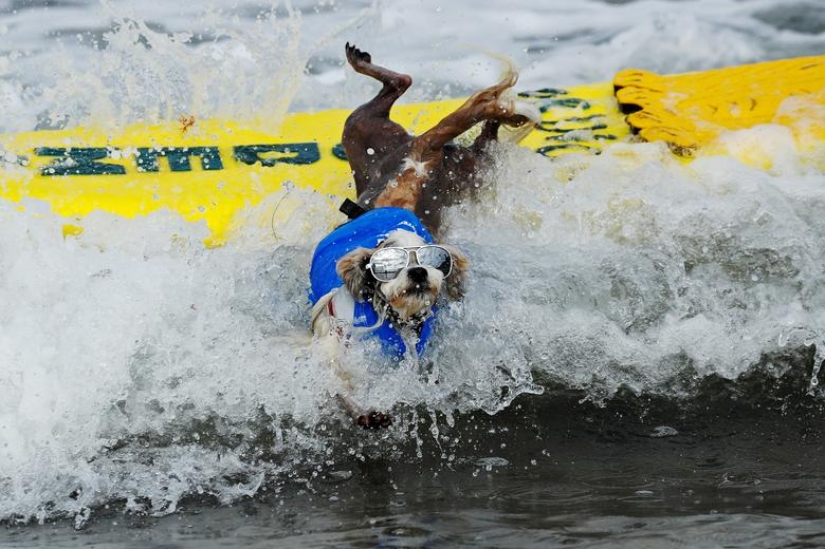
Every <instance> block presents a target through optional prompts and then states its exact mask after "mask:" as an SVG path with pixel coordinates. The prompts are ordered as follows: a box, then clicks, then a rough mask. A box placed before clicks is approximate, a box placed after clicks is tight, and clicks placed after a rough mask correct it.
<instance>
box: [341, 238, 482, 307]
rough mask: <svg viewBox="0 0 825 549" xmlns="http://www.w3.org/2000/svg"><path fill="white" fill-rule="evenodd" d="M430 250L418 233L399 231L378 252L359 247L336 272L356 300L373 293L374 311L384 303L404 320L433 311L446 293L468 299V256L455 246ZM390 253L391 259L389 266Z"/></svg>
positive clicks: (343, 261) (385, 241) (448, 295)
mask: <svg viewBox="0 0 825 549" xmlns="http://www.w3.org/2000/svg"><path fill="white" fill-rule="evenodd" d="M422 246H424V247H425V248H423V249H422V248H421V247H422ZM426 246H427V243H426V242H424V240H423V239H422V238H421V237H420V236H418V235H417V234H415V233H413V232H411V231H405V230H396V231H393V232H391V233H390V234H389V235H388V236H387V238H386V240H384V241H383V242H382V243H381V244H380V245H379V246H378V247H377V248H373V249H371V250H370V249H367V248H357V249H355V250H353V251H351V252H350V253H348V254H347V255H345V256H344V257H342V258H341V259H340V260H339V261H338V264H337V271H338V274H339V275H340V276H341V278H342V279H343V280H344V284H345V286H346V287H347V289H348V290H349V291H350V293H351V294H352V295H353V296H355V297H360V296H362V295H364V294H365V292H368V291H370V290H372V291H373V292H374V300H376V301H377V302H374V303H373V305H374V306H376V308H378V307H380V306H381V305H382V303H380V302H384V303H386V304H388V305H389V306H390V307H391V308H392V309H393V310H394V311H395V312H396V314H397V315H398V317H399V318H400V319H401V320H406V319H409V318H412V317H415V316H416V315H420V314H421V313H423V312H424V311H426V310H427V309H429V308H430V307H432V306H433V305H434V304H435V301H436V298H437V297H438V295H439V294H440V293H441V292H442V291H443V292H444V293H445V294H446V295H447V297H448V298H449V299H460V298H461V297H462V296H463V295H464V284H465V282H466V278H467V265H468V263H469V262H468V260H467V257H466V256H465V255H464V254H463V253H461V252H460V251H458V250H457V249H456V248H453V247H452V246H437V247H429V248H428V247H426ZM388 248H391V249H393V250H392V254H390V253H389V252H390V250H387V249H388ZM381 250H385V251H384V252H382V253H381V254H379V255H378V256H376V261H375V262H373V261H372V258H373V255H374V254H376V253H377V252H379V251H381ZM442 250H444V251H442ZM445 252H446V253H445ZM446 254H449V257H446ZM387 255H391V261H389V262H388V261H387V260H386V256H387ZM379 260H380V261H379ZM387 267H390V269H389V270H387ZM376 298H377V299H376Z"/></svg>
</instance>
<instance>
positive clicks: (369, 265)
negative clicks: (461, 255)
mask: <svg viewBox="0 0 825 549" xmlns="http://www.w3.org/2000/svg"><path fill="white" fill-rule="evenodd" d="M423 248H438V249H439V250H443V251H444V253H446V254H447V257H449V258H450V262H449V265H450V268H449V269H448V270H447V272H446V273H444V278H447V277H448V276H450V274H452V272H453V263H454V261H453V254H451V253H450V250H448V249H447V248H445V247H444V246H439V245H438V244H425V245H423V246H387V247H386V248H381V249H379V250H376V251H375V252H373V255H375V254H377V253H380V252H381V251H383V250H403V251H404V252H406V254H407V262H406V263H405V264H404V266H403V267H401V268H400V269H398V272H397V273H395V276H393V277H392V278H390V279H388V280H383V279H381V278H379V277H378V276H377V275H376V274H375V271H373V270H372V257H370V262H369V263H367V269H369V271H370V272H371V273H372V276H374V277H375V279H376V280H377V281H379V282H390V281H392V280H395V279H396V278H397V277H398V275H399V274H401V271H403V270H404V269H406V268H407V267H409V266H410V256H411V255H412V254H413V253H414V254H415V263H416V265H418V266H421V267H423V266H425V264H424V263H421V260H420V259H418V251H419V250H421V249H423ZM427 266H428V267H432V268H434V269H438V267H436V266H435V265H429V264H427ZM438 270H439V271H441V269H438ZM441 272H442V273H443V272H444V271H441Z"/></svg>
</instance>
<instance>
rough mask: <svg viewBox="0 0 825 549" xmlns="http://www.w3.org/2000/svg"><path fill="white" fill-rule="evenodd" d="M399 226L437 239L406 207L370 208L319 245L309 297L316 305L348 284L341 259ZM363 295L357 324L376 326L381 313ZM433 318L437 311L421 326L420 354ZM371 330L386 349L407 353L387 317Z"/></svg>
mask: <svg viewBox="0 0 825 549" xmlns="http://www.w3.org/2000/svg"><path fill="white" fill-rule="evenodd" d="M398 229H403V230H406V231H410V232H413V233H416V234H417V235H418V236H420V237H421V238H423V239H424V241H425V242H427V243H428V244H432V243H433V237H432V236H431V235H430V233H429V231H427V229H426V227H424V225H423V224H422V223H421V221H420V220H419V219H418V217H417V216H416V215H415V214H414V213H412V212H410V211H408V210H404V209H402V208H376V209H374V210H369V211H367V212H365V213H363V214H361V215H360V216H358V217H357V218H355V219H353V220H351V221H349V222H347V223H345V224H343V225H341V226H340V227H338V228H336V229H335V230H334V231H332V232H331V233H330V234H328V235H327V236H326V237H325V238H324V239H323V240H322V241H321V242H319V243H318V246H317V247H316V248H315V253H314V254H313V256H312V265H311V266H310V269H309V281H310V292H309V298H310V301H312V304H313V305H314V304H315V303H317V302H318V300H319V299H321V298H322V297H324V296H325V295H326V294H328V293H329V292H331V291H333V290H335V289H337V288H340V287H341V286H343V285H344V281H343V280H341V277H340V276H338V273H337V272H336V270H335V265H336V264H337V263H338V260H339V259H341V258H342V257H343V256H345V255H346V254H348V253H349V252H351V251H352V250H354V249H355V248H370V249H371V248H375V247H376V246H378V244H380V243H381V242H382V241H384V240H385V239H386V238H387V235H388V234H389V233H391V232H393V231H395V230H398ZM342 291H346V290H342ZM360 299H361V297H360V296H355V313H354V316H353V325H354V326H355V327H370V326H374V325H375V324H376V323H377V322H378V313H376V312H375V309H373V307H372V303H368V302H366V301H361V300H360ZM433 320H434V315H431V316H430V317H429V318H427V319H426V320H425V321H424V324H423V326H422V328H421V333H420V335H419V338H418V343H417V344H416V346H415V348H416V351H417V352H418V354H419V355H421V354H422V353H423V352H424V348H425V347H426V344H427V341H428V340H429V339H430V335H431V334H432V324H433ZM370 334H372V335H375V336H376V337H378V338H379V339H380V340H381V343H382V345H383V347H384V349H385V350H387V351H388V352H391V353H392V354H397V355H399V356H403V355H404V353H405V352H406V350H407V347H406V345H404V341H403V339H402V338H401V335H400V334H399V333H398V331H397V330H396V329H395V328H393V327H392V326H391V324H390V322H389V321H388V320H384V322H383V323H382V324H381V326H379V327H378V328H376V329H375V330H372V331H371V332H370Z"/></svg>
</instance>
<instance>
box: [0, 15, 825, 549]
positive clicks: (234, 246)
mask: <svg viewBox="0 0 825 549" xmlns="http://www.w3.org/2000/svg"><path fill="white" fill-rule="evenodd" d="M178 4H179V5H178ZM347 41H349V42H352V43H355V44H358V45H359V46H361V47H363V48H364V49H366V50H368V51H370V52H371V53H372V54H373V57H374V59H375V60H376V61H377V62H380V63H382V64H385V65H386V66H389V67H391V68H394V69H395V70H398V71H402V72H406V73H409V74H411V75H412V76H413V78H414V85H413V88H411V90H410V91H409V92H408V94H407V96H405V98H404V99H403V100H404V101H409V102H412V101H422V100H432V99H438V98H443V97H458V96H463V95H467V94H469V93H472V92H473V91H475V90H477V89H478V88H480V87H483V86H485V85H488V84H490V83H492V82H494V81H495V79H496V77H497V73H498V70H499V65H498V62H497V61H496V60H495V59H494V58H492V57H491V55H490V53H495V54H501V55H506V56H508V57H510V58H511V59H513V61H514V62H515V64H516V65H517V66H518V67H519V68H520V71H521V78H520V81H519V84H518V88H519V89H520V90H529V89H537V88H541V87H546V86H569V85H576V84H582V83H589V82H601V81H607V80H609V79H610V78H611V77H612V75H613V74H614V73H615V72H616V71H618V70H621V69H623V68H628V67H637V68H643V69H649V70H654V71H659V72H665V73H673V72H684V71H692V70H703V69H709V68H715V67H720V66H727V65H733V64H739V63H748V62H756V61H761V60H768V59H777V58H784V57H794V56H801V55H814V54H822V53H823V52H825V4H822V3H821V2H818V1H814V0H801V1H798V2H796V1H791V2H788V1H784V0H739V1H734V0H696V1H691V0H678V1H677V0H671V1H665V0H637V1H633V0H604V1H597V0H582V1H579V2H562V1H556V0H553V1H544V2H536V1H527V0H511V1H510V2H506V3H505V2H496V1H492V0H486V1H485V0H482V1H473V2H470V1H461V2H435V1H431V0H408V1H404V0H397V1H393V0H387V1H376V2H368V1H353V2H343V1H341V2H336V1H334V0H322V1H300V2H298V1H296V2H292V3H268V2H265V1H264V2H233V3H222V2H208V1H201V0H198V1H187V2H180V3H159V2H156V3H146V2H138V1H115V0H101V1H98V2H95V1H92V0H72V1H62V0H48V1H46V0H37V1H34V0H32V1H27V0H0V113H2V114H0V132H3V133H6V132H18V131H28V130H32V129H48V128H61V127H74V126H83V125H91V124H94V125H98V126H100V127H103V128H107V129H113V130H114V129H117V128H118V127H122V126H124V125H126V124H128V123H131V122H136V121H156V120H168V119H177V118H178V117H179V116H180V115H181V114H187V113H193V112H194V113H197V115H198V117H199V118H208V117H213V116H226V117H233V118H237V119H240V120H252V119H253V118H255V119H259V120H260V119H263V120H265V121H266V120H269V121H271V124H272V125H273V127H274V126H276V125H277V123H278V120H279V119H280V117H281V116H283V114H284V113H285V112H288V111H290V110H292V111H298V110H320V109H326V108H353V107H355V106H357V105H358V104H359V103H360V102H362V101H364V100H365V99H367V98H368V97H370V96H371V95H370V94H372V93H374V92H375V90H376V87H375V85H374V84H373V83H371V82H369V81H366V79H364V78H362V77H359V76H358V75H354V74H352V71H350V70H349V69H348V68H347V67H345V66H344V63H343V44H344V43H345V42H347ZM811 116H812V120H811V122H812V123H814V124H816V123H823V124H825V120H817V119H816V117H817V116H821V113H818V114H817V113H811ZM755 143H756V144H758V146H759V147H761V149H762V151H763V155H764V157H765V158H766V159H768V162H767V167H766V168H765V169H757V168H754V167H750V166H748V165H745V164H743V163H742V162H740V161H739V160H737V159H736V152H737V151H738V150H740V149H742V148H743V147H746V146H748V147H750V146H753V145H754V144H755ZM716 150H726V151H728V152H730V153H732V154H730V155H725V156H719V155H711V154H699V155H698V156H697V158H696V159H695V160H693V161H692V162H691V163H689V164H686V163H683V162H680V161H678V160H675V159H674V158H673V157H672V155H670V154H669V153H668V151H667V149H666V147H664V146H662V145H660V144H627V143H618V144H616V145H614V146H612V147H610V148H609V149H608V150H607V151H605V152H604V153H603V154H601V155H598V156H594V155H587V154H573V155H568V156H565V157H563V158H560V159H557V160H550V159H547V158H544V157H542V156H539V155H536V154H534V153H531V152H530V151H528V150H525V149H520V148H518V147H514V146H511V145H504V144H501V145H498V146H495V147H494V148H493V149H492V151H491V154H492V155H493V157H494V159H495V162H494V167H493V168H492V169H491V170H490V172H489V173H488V174H486V180H487V181H486V189H485V190H484V191H483V192H482V193H481V198H480V200H479V201H478V202H475V203H465V204H463V205H461V206H460V207H456V208H453V209H451V210H450V211H448V212H447V215H446V229H447V230H446V236H447V239H448V240H449V241H450V242H451V243H454V244H456V245H458V246H460V247H461V248H463V249H464V250H466V251H467V252H468V254H469V255H470V257H471V259H472V272H471V279H470V287H469V291H468V295H467V297H466V299H465V300H464V302H462V303H461V304H457V305H454V306H450V307H447V308H445V309H444V310H443V311H442V313H443V314H442V315H441V317H440V321H439V326H438V329H437V334H436V336H435V341H434V342H433V344H432V345H431V347H430V351H431V355H430V358H431V360H432V362H433V367H434V368H435V371H436V373H437V380H438V383H435V382H434V381H433V378H429V379H426V378H422V377H421V376H420V375H419V372H418V371H417V369H416V368H415V366H414V365H412V364H402V365H401V366H400V367H399V368H392V367H391V366H390V365H389V364H388V363H387V361H386V360H385V359H383V358H382V357H381V356H380V354H379V353H377V352H376V349H374V348H372V347H370V346H369V345H365V346H364V347H362V348H357V349H354V351H353V352H352V353H351V354H350V356H348V357H347V360H348V361H349V366H350V367H351V368H352V369H353V371H354V372H355V373H354V375H355V378H356V380H357V381H358V382H359V383H358V396H359V398H360V399H361V400H363V401H364V402H367V403H369V404H370V405H371V406H374V407H375V408H378V409H387V410H392V412H393V415H394V417H395V419H396V422H395V425H394V426H393V427H392V428H390V429H388V430H386V431H382V432H370V433H366V432H360V431H357V430H355V429H353V428H352V426H351V425H350V424H349V423H348V422H347V421H346V420H345V418H344V417H343V414H342V413H341V411H340V409H339V408H338V407H337V406H336V404H335V401H334V399H333V398H332V397H331V396H330V395H332V394H335V392H336V390H337V387H338V383H339V381H338V380H337V378H336V377H335V376H334V375H333V374H332V373H331V371H330V368H329V367H328V366H327V365H326V364H325V363H324V361H323V358H322V357H321V356H319V353H317V352H316V350H315V349H314V347H313V345H312V342H311V338H310V336H309V333H308V331H309V327H308V325H309V322H308V303H307V298H306V284H307V269H308V264H309V259H310V256H311V252H312V249H313V246H314V244H315V243H316V242H317V241H318V240H319V239H320V238H322V237H323V235H324V232H325V229H326V227H327V226H329V224H330V222H332V221H333V220H334V219H336V217H335V213H334V208H333V207H332V206H331V205H330V203H329V201H328V200H326V199H325V198H324V197H320V196H317V195H313V194H312V193H309V192H305V191H300V190H297V189H296V190H295V191H294V195H293V198H294V199H295V200H298V201H300V203H301V208H299V209H298V210H297V211H296V214H295V215H293V216H292V217H291V218H290V219H289V221H288V222H285V223H283V224H282V225H281V226H278V227H276V228H275V230H274V231H270V230H261V229H260V228H259V227H258V226H257V225H254V224H250V227H249V228H248V229H247V230H245V231H242V232H241V234H240V235H239V236H238V237H237V238H236V239H235V240H233V241H232V242H230V243H229V244H227V245H226V246H224V247H221V248H218V249H207V248H205V247H204V245H203V243H202V242H203V238H204V237H205V236H206V234H205V231H204V229H203V228H202V227H200V226H194V225H187V224H186V223H185V222H183V221H182V220H181V219H179V218H177V217H176V216H175V215H173V214H171V213H168V212H160V213H156V214H152V215H150V216H147V217H143V218H136V219H121V218H117V217H114V216H111V215H107V214H103V213H93V214H92V215H90V216H89V217H88V218H87V219H86V220H85V221H84V227H85V231H84V233H83V234H82V235H81V236H80V237H78V238H76V239H64V238H63V237H62V235H61V227H62V225H63V222H64V221H63V220H62V219H60V218H58V217H56V216H54V215H53V214H52V213H50V211H49V208H48V206H47V205H44V204H40V203H37V202H35V201H32V202H27V203H26V204H25V208H24V209H21V208H19V207H18V205H16V204H8V203H0V219H1V220H2V222H3V223H2V226H3V230H2V231H0V304H2V307H0V546H10V547H18V546H19V547H41V546H42V547H45V546H48V547H58V546H63V547H79V546H88V545H93V546H101V547H116V548H124V547H133V546H134V547H137V546H140V547H147V546H148V547H213V546H215V547H217V546H241V545H243V546H249V547H257V546H261V547H264V546H266V547H270V546H277V547H280V546H284V547H313V546H318V547H373V546H381V547H422V546H426V547H440V546H445V547H450V546H467V547H554V546H562V545H565V546H566V545H580V546H587V547H683V546H688V547H709V548H710V547H819V546H822V545H823V543H825V520H823V519H825V473H823V471H825V457H823V456H825V452H823V438H822V428H821V425H822V421H823V420H824V419H825V411H823V407H822V404H823V398H825V396H824V395H823V393H822V391H821V389H820V386H819V382H820V366H821V364H822V361H823V359H825V351H824V350H823V348H825V220H824V219H825V218H823V216H822V211H823V208H825V174H823V172H822V166H823V165H825V149H822V148H820V149H814V150H799V149H798V148H797V146H796V144H795V143H794V140H793V138H792V136H791V135H790V134H789V133H788V131H787V130H785V129H783V128H780V127H776V126H770V125H766V126H762V127H758V128H754V129H751V130H746V131H741V132H735V133H732V134H729V135H726V136H724V138H723V140H722V141H721V142H720V143H719V144H717V147H716ZM277 207H278V203H277V201H276V200H275V199H274V198H273V200H270V201H266V202H265V203H264V204H263V205H261V206H260V207H259V208H258V209H257V211H254V212H250V218H255V217H258V216H261V215H265V216H267V215H268V216H271V212H272V211H273V210H274V209H275V208H277ZM319 220H323V221H324V222H322V223H319V222H318V221H319Z"/></svg>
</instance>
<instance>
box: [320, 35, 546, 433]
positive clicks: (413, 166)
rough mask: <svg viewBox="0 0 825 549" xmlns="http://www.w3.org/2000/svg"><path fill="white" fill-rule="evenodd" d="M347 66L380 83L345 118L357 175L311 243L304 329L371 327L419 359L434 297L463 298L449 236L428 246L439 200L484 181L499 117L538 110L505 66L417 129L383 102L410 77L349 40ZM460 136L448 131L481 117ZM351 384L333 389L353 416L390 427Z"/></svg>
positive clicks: (391, 346) (520, 118)
mask: <svg viewBox="0 0 825 549" xmlns="http://www.w3.org/2000/svg"><path fill="white" fill-rule="evenodd" d="M345 52H346V58H347V61H348V62H349V65H350V66H351V67H352V68H353V69H354V70H355V72H357V73H360V74H363V75H365V76H369V77H372V78H374V79H376V80H378V81H379V82H380V83H381V84H382V88H381V90H380V91H379V92H378V95H376V96H375V97H374V98H373V99H371V100H370V101H368V102H367V103H365V104H363V105H361V106H360V107H358V108H357V109H355V110H354V111H353V112H352V113H351V114H350V115H349V117H348V118H347V120H346V122H345V124H344V131H343V136H342V144H343V147H344V151H345V152H346V155H347V159H348V161H349V164H350V167H351V169H352V174H353V177H354V179H355V187H356V193H357V197H358V198H357V203H353V202H350V201H347V202H345V205H344V206H343V207H342V211H343V212H344V213H347V214H348V215H349V216H350V218H351V220H350V221H349V222H347V223H345V224H344V225H341V226H339V227H338V228H336V229H335V230H334V231H333V232H332V233H330V234H329V235H328V236H327V237H326V238H324V239H323V240H322V241H321V242H320V243H319V244H318V246H317V247H316V250H315V253H314V255H313V261H312V266H311V268H310V281H311V292H310V296H311V301H312V302H313V304H314V305H313V309H312V331H313V334H314V336H315V338H316V339H321V338H327V339H334V340H335V341H338V342H343V343H344V345H345V346H346V345H348V344H349V343H350V341H351V340H352V339H353V336H355V335H361V334H364V333H369V334H372V335H374V336H377V337H378V339H379V341H380V342H381V344H382V347H383V348H384V349H385V350H386V351H387V352H388V353H389V354H393V355H396V356H399V357H400V356H412V357H413V358H418V357H419V356H421V354H423V352H424V349H425V347H426V344H427V341H428V339H429V337H430V334H431V332H432V322H433V319H434V317H435V313H436V311H437V309H438V302H439V301H440V300H441V299H442V298H443V299H446V300H448V301H449V300H459V299H461V298H462V297H463V295H464V291H465V284H466V280H467V267H468V264H469V261H468V258H467V257H466V256H465V255H464V254H463V253H462V252H461V251H460V250H458V248H456V247H454V246H449V245H444V244H436V243H435V236H438V232H439V229H440V226H441V214H442V211H443V209H444V208H445V207H447V206H450V205H453V204H455V203H457V202H458V201H460V200H461V199H463V198H464V197H466V196H470V195H472V194H473V193H474V191H475V189H477V188H479V187H480V186H481V171H482V169H483V167H484V166H485V160H486V157H485V149H486V147H487V145H488V144H489V143H490V142H491V141H493V140H496V139H497V136H498V131H499V128H500V127H501V126H502V125H506V126H509V127H514V128H522V129H524V128H527V130H528V131H529V130H530V129H532V126H533V125H535V124H536V123H538V121H539V119H540V114H539V112H538V110H537V109H535V108H534V107H532V106H531V105H529V104H526V103H522V102H519V101H516V100H515V99H514V97H513V96H512V94H510V93H508V92H509V91H510V89H511V88H512V87H513V86H514V85H515V83H516V78H517V75H516V72H515V70H514V69H513V68H512V65H508V67H507V70H506V71H505V73H504V76H503V77H502V79H501V81H500V82H498V83H497V84H496V85H494V86H491V87H489V88H487V89H485V90H482V91H480V92H478V93H476V94H475V95H473V96H472V97H470V98H469V99H468V100H467V101H466V102H465V103H464V104H463V105H461V106H460V107H459V108H458V109H456V110H455V111H454V112H452V113H450V114H449V115H447V116H446V117H445V118H443V119H442V120H441V121H440V122H438V124H436V125H435V127H433V128H432V129H430V130H428V131H426V132H424V133H423V134H421V135H419V136H413V135H410V134H409V133H407V131H406V130H405V129H404V128H403V127H402V126H400V125H399V124H397V123H395V122H393V121H392V120H391V119H390V110H391V108H392V106H393V104H394V103H395V101H396V100H397V99H398V98H399V97H401V96H402V95H403V94H404V92H405V91H406V90H407V89H408V88H409V87H410V85H411V84H412V79H411V78H410V76H408V75H406V74H399V73H396V72H393V71H391V70H389V69H386V68H383V67H380V66H378V65H376V64H374V63H373V62H372V58H371V56H370V54H368V53H366V52H363V51H361V50H359V49H358V48H356V47H355V46H351V45H350V44H349V43H347V45H346V48H345ZM479 123H481V124H482V127H481V130H480V132H479V134H478V136H477V137H476V138H475V139H474V140H473V142H472V143H471V144H470V145H468V146H461V145H458V144H455V143H454V142H453V140H454V139H455V138H457V137H458V136H460V135H462V134H464V133H465V132H467V131H468V130H470V129H471V128H473V127H474V126H476V125H477V124H479ZM339 375H340V376H341V378H342V380H343V381H344V383H345V385H346V386H347V393H346V394H341V395H339V398H340V400H341V402H342V403H343V405H344V409H345V410H346V411H347V413H348V414H349V415H350V417H351V418H352V419H353V420H354V421H355V422H356V423H357V424H358V425H361V426H363V427H365V428H375V427H387V426H388V425H390V424H391V422H392V418H391V417H390V416H389V415H388V414H384V413H380V412H375V411H364V410H363V409H362V407H361V406H359V405H358V404H357V403H356V402H355V401H354V400H353V399H352V397H351V396H350V393H351V392H352V386H351V382H350V380H349V377H348V376H347V375H346V374H345V373H344V372H340V371H339Z"/></svg>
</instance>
